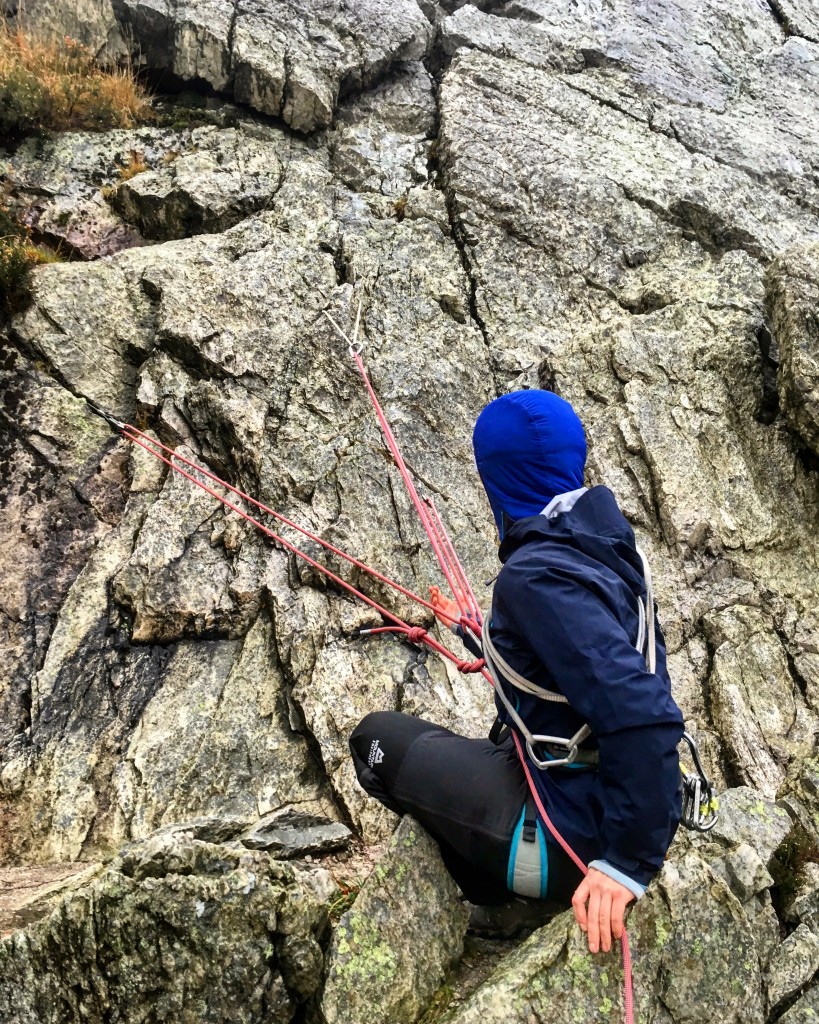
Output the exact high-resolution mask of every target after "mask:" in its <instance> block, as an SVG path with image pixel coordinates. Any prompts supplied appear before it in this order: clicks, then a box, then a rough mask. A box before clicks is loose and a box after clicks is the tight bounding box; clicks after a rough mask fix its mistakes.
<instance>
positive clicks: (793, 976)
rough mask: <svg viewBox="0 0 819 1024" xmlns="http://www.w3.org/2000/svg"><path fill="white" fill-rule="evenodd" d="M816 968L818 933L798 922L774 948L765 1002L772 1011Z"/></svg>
mask: <svg viewBox="0 0 819 1024" xmlns="http://www.w3.org/2000/svg"><path fill="white" fill-rule="evenodd" d="M817 970H819V936H818V935H817V934H816V933H815V932H814V931H812V930H811V929H810V928H809V927H808V926H807V925H805V924H800V925H799V927H798V928H797V929H796V931H793V932H791V934H790V935H789V936H788V937H787V939H785V941H784V942H783V943H782V945H781V946H780V947H779V949H777V950H776V952H775V953H774V955H773V957H772V958H771V962H770V965H769V971H770V975H769V981H768V1006H769V1012H770V1014H771V1015H775V1014H776V1012H777V1010H779V1009H780V1008H781V1007H782V1005H783V1003H785V1002H786V1001H787V1000H789V999H790V998H791V997H792V996H794V995H796V993H797V992H799V990H800V989H802V988H804V987H805V985H807V984H808V982H810V981H811V980H812V979H813V976H814V975H815V974H816V972H817Z"/></svg>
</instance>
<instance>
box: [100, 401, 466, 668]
mask: <svg viewBox="0 0 819 1024" xmlns="http://www.w3.org/2000/svg"><path fill="white" fill-rule="evenodd" d="M109 422H112V420H111V419H110V418H109ZM117 429H119V430H120V432H121V433H122V435H123V437H125V438H126V439H127V440H129V441H131V442H132V443H133V444H136V445H139V447H140V448H143V449H144V450H145V451H146V452H149V453H150V454H151V455H153V456H154V457H155V458H157V459H159V461H160V462H163V463H164V464H165V465H166V466H169V467H170V468H171V469H172V470H173V471H174V472H175V473H178V474H179V475H180V476H182V477H184V478H185V479H186V480H189V481H190V482H191V483H192V484H194V485H195V486H196V487H199V488H200V489H201V490H203V491H204V492H205V493H206V494H209V495H210V496H211V497H213V498H215V499H216V500H217V501H219V502H221V503H222V504H223V505H224V506H226V507H227V508H229V509H231V510H232V511H233V512H236V513H237V514H238V515H239V516H241V517H242V518H243V519H245V520H247V522H249V523H252V525H253V526H255V527H256V528H257V529H259V530H261V532H262V533H264V534H266V535H267V536H268V537H270V538H271V539H272V540H274V541H276V543H278V544H280V545H282V547H284V548H286V549H287V550H288V551H290V552H292V553H293V554H294V555H297V556H298V557H299V558H301V559H302V560H303V561H305V562H307V564H308V565H311V566H312V567H313V568H314V569H316V570H317V571H318V572H320V573H321V574H322V575H323V576H326V577H327V578H328V579H330V580H332V581H333V583H335V584H336V585H337V586H339V587H341V588H343V589H344V590H346V591H347V592H348V593H350V594H352V595H353V596H354V597H357V598H358V599H359V600H360V601H363V602H364V603H365V604H367V605H369V606H370V607H371V608H372V609H373V610H374V611H376V612H378V614H379V615H381V616H382V617H383V618H385V619H387V620H388V621H390V622H392V623H394V625H393V626H388V627H378V628H376V629H373V630H362V633H365V634H366V633H377V632H395V633H403V634H404V635H405V636H406V637H407V639H408V640H409V641H410V642H411V643H415V644H420V643H423V644H425V645H426V646H427V647H429V648H430V649H431V650H433V651H435V652H436V653H437V654H440V655H441V656H442V657H443V658H446V659H447V660H448V661H451V662H452V664H453V665H455V667H456V668H457V669H459V671H461V672H478V671H480V670H481V668H482V667H483V661H482V660H481V661H477V662H475V661H464V659H462V658H459V657H458V656H457V655H456V654H454V653H453V652H452V651H450V650H449V649H448V648H447V647H445V646H444V645H443V644H441V643H439V642H438V641H437V640H436V639H435V638H434V637H433V636H431V635H430V634H429V633H428V632H427V630H426V629H424V627H423V626H410V625H409V623H407V622H404V621H403V619H401V618H399V617H398V616H397V615H395V614H394V613H393V612H391V611H389V610H388V609H387V608H385V607H384V606H383V605H381V604H379V603H378V602H377V601H374V600H373V599H372V598H371V597H368V596H367V595H366V594H364V593H362V591H360V590H359V589H358V588H356V587H354V586H353V585H352V584H351V583H348V582H347V580H345V579H343V578H342V577H341V576H339V575H338V574H337V573H334V572H333V571H332V570H331V569H328V568H327V566H325V565H322V564H321V562H318V561H317V560H316V559H315V558H313V557H312V556H310V555H308V554H307V552H306V551H303V550H302V549H301V548H299V547H297V546H296V545H295V544H293V543H291V542H290V541H289V540H286V539H285V538H284V537H282V536H281V535H280V534H278V533H276V532H275V531H274V530H271V529H270V528H269V527H268V526H265V525H264V523H261V522H260V521H259V520H258V519H256V518H254V517H253V516H251V515H249V514H248V513H247V512H245V511H244V509H242V508H240V507H239V506H238V505H236V504H235V503H234V502H232V501H230V500H228V499H227V498H226V497H225V496H224V495H222V494H219V493H218V491H215V490H214V489H213V488H212V487H208V485H207V484H205V483H203V482H202V481H201V480H197V478H196V477H195V476H194V475H193V474H192V473H188V472H187V471H186V470H185V469H182V467H181V466H179V465H177V464H176V460H179V461H180V462H182V463H184V464H185V465H187V466H189V467H191V468H192V469H194V470H195V471H196V472H197V473H201V474H202V475H203V476H205V477H206V478H207V479H209V480H212V481H213V482H214V483H216V484H218V485H219V486H220V487H224V488H225V489H226V490H228V491H232V492H233V493H235V494H237V495H240V496H241V497H243V498H246V500H248V501H249V502H251V503H252V504H253V505H256V506H257V507H259V508H261V509H263V510H264V511H266V512H269V513H270V514H271V515H273V516H276V517H277V518H278V519H280V520H282V521H283V522H285V523H287V525H289V526H292V527H293V528H294V529H296V530H298V531H299V532H301V533H303V534H305V535H306V536H308V537H310V538H311V539H313V540H315V541H317V542H318V543H319V544H321V545H323V546H324V547H326V548H328V550H331V551H333V552H334V553H335V554H338V555H340V556H341V557H342V558H345V559H347V560H348V561H350V562H352V563H353V564H355V565H357V566H358V567H359V568H361V569H363V570H365V571H367V572H371V573H372V574H373V575H374V576H375V577H376V578H377V579H381V580H383V581H384V582H385V583H388V584H390V585H391V586H394V587H395V588H396V589H397V590H399V591H400V592H401V593H402V594H405V595H406V596H407V597H410V598H412V599H413V600H415V601H417V602H418V603H419V604H421V605H423V606H425V607H427V608H431V609H432V610H433V611H435V609H434V607H433V605H431V604H430V602H428V601H425V600H424V599H423V598H421V597H419V596H418V595H417V594H413V593H412V591H410V590H407V589H406V588H405V587H401V586H400V585H399V584H397V583H394V581H392V580H390V579H389V577H387V576H384V575H383V574H382V573H377V572H376V571H375V570H371V569H370V568H369V566H367V565H366V564H365V563H364V562H362V561H360V560H359V559H354V558H353V557H352V556H350V555H347V554H346V553H345V552H343V551H342V550H341V549H340V548H337V547H335V545H332V544H330V543H329V542H328V541H325V540H323V539H322V538H321V537H317V536H316V535H315V534H312V533H311V532H310V531H309V530H305V529H304V528H303V527H300V526H298V525H297V524H296V523H293V522H292V521H291V520H288V519H285V517H284V516H281V515H279V514H278V513H277V512H274V511H273V509H268V507H267V506H266V505H262V503H261V502H258V501H256V500H255V499H254V498H250V497H249V496H247V495H245V494H244V492H243V491H240V490H239V489H238V488H236V487H233V486H232V485H231V484H229V483H227V482H226V481H224V480H222V479H220V477H218V476H216V474H215V473H211V472H210V471H209V470H207V469H205V468H204V467H203V466H200V465H198V464H197V463H196V462H193V461H192V460H191V459H187V458H185V456H183V455H179V454H178V453H177V452H174V451H173V450H172V449H170V448H168V447H167V445H163V444H162V443H161V442H160V441H155V440H154V439H153V438H152V437H150V435H148V434H145V433H143V432H142V431H141V430H138V429H137V428H136V427H132V426H131V425H130V424H128V423H122V424H118V425H117ZM152 446H153V447H152ZM164 453H167V455H166V454H164ZM447 618H450V617H449V616H447ZM452 621H454V620H452Z"/></svg>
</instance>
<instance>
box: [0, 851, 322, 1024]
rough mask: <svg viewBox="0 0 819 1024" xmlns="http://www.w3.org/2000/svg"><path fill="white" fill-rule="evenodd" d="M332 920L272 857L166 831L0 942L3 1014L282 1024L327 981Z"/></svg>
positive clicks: (19, 1019) (46, 1023) (23, 1019)
mask: <svg viewBox="0 0 819 1024" xmlns="http://www.w3.org/2000/svg"><path fill="white" fill-rule="evenodd" d="M326 925H327V910H326V907H325V906H324V905H323V904H322V902H321V901H320V900H319V899H318V898H317V896H316V893H315V892H314V891H312V890H311V888H310V887H309V886H308V885H307V884H305V882H304V881H303V880H302V876H300V875H299V874H296V873H294V871H293V870H292V869H291V868H290V867H288V866H287V865H285V864H282V863H281V862H277V861H272V860H271V859H270V858H269V857H268V856H267V855H266V854H260V853H251V852H249V851H244V852H242V851H236V850H232V849H229V848H228V847H225V846H219V845H214V844H210V843H205V842H201V841H198V840H192V839H190V838H189V837H188V838H185V837H181V838H180V837H167V836H165V837H157V838H155V839H153V840H149V841H148V842H146V843H144V844H141V845H136V846H132V847H130V848H127V849H126V850H124V851H123V853H122V854H121V855H120V856H119V857H118V858H117V859H116V860H114V861H113V863H112V864H111V865H110V867H108V868H107V869H105V870H104V871H101V872H99V873H98V874H97V876H96V877H95V878H94V879H93V880H92V881H90V882H87V883H86V884H85V885H84V886H79V887H76V888H74V889H73V890H72V891H69V892H68V893H67V894H66V895H65V896H63V898H62V899H60V900H59V901H58V902H57V904H56V906H54V909H53V911H52V912H51V914H50V915H49V916H47V917H45V918H44V919H42V920H40V921H38V922H36V923H34V924H32V925H30V926H29V927H28V928H26V929H23V930H19V931H17V932H14V933H12V934H11V936H9V937H8V938H6V939H5V940H4V941H3V942H2V943H0V1015H2V1018H3V1021H4V1022H6V1024H29V1022H30V1021H32V1020H38V1021H41V1022H43V1024H52V1022H53V1024H57V1022H58V1021H63V1020H66V1019H68V1018H67V1016H66V1015H68V1016H69V1017H70V1019H80V1018H81V1019H83V1020H86V1021H90V1022H102V1021H103V1020H107V1019H110V1018H111V1016H112V1015H113V1016H115V1017H117V1018H118V1019H126V1018H127V1019H133V1018H134V1016H135V1015H137V1014H138V1015H139V1018H140V1019H141V1020H145V1021H160V1020H165V1019H168V1018H170V1017H172V1018H173V1019H174V1020H178V1021H191V1022H193V1021H208V1022H225V1024H226V1022H228V1021H238V1022H242V1024H251V1022H258V1021H261V1020H265V1021H269V1022H274V1024H278V1022H280V1024H287V1022H289V1021H291V1020H292V1018H293V1014H294V1012H295V1011H296V1008H297V1007H299V1006H301V1005H303V1004H304V1003H305V1002H306V1001H307V1000H308V999H309V998H310V997H311V996H312V995H313V993H314V992H315V990H316V988H317V987H318V983H319V976H320V974H319V972H320V965H321V960H322V952H321V948H320V946H319V940H320V939H321V937H322V934H323V932H324V930H325V928H326Z"/></svg>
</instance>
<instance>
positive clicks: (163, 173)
mask: <svg viewBox="0 0 819 1024" xmlns="http://www.w3.org/2000/svg"><path fill="white" fill-rule="evenodd" d="M292 149H293V146H292V145H291V144H290V142H289V140H288V139H287V138H285V137H282V136H281V134H280V133H275V134H274V133H272V132H271V133H268V136H267V137H265V133H264V132H262V131H256V132H249V131H247V130H243V129H239V128H227V129H224V130H217V129H215V128H196V129H194V130H193V132H191V135H190V141H189V144H188V145H187V146H186V147H185V151H183V152H177V153H174V152H171V153H169V154H168V158H167V159H166V160H164V161H163V162H162V163H161V164H159V165H158V166H156V167H154V168H152V169H147V170H145V171H143V172H142V173H141V174H137V175H135V176H134V177H132V178H129V179H128V180H127V181H123V182H122V183H121V184H120V185H119V186H118V187H117V188H116V189H115V191H114V193H113V196H112V202H113V204H114V206H115V208H116V209H117V210H118V211H119V213H120V214H121V216H122V217H123V219H124V220H126V221H127V222H128V223H130V224H135V225H136V226H137V227H138V228H139V230H140V231H141V233H142V235H143V236H144V237H145V238H149V239H154V240H160V241H164V240H167V239H171V238H187V237H189V236H190V235H199V234H205V233H210V232H221V231H225V230H227V228H229V227H232V226H233V225H234V224H238V222H239V221H240V220H243V219H244V218H245V217H248V216H249V215H250V214H252V213H257V212H258V211H259V210H264V209H266V208H267V207H269V206H270V205H271V204H272V202H273V200H274V197H275V195H276V193H277V192H278V190H279V187H280V185H281V183H282V180H283V177H284V173H285V170H284V169H285V166H286V164H287V163H288V162H289V161H290V159H292V154H291V150H292Z"/></svg>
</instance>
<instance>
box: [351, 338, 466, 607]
mask: <svg viewBox="0 0 819 1024" xmlns="http://www.w3.org/2000/svg"><path fill="white" fill-rule="evenodd" d="M351 353H352V356H353V359H354V360H355V364H356V367H357V368H358V372H359V373H360V374H361V379H362V380H363V381H364V386H365V387H366V388H367V393H368V394H369V396H370V401H371V402H372V406H373V409H374V411H375V415H376V417H377V419H378V422H379V425H380V426H381V432H382V434H383V435H384V440H385V441H386V442H387V447H388V448H389V450H390V454H391V455H392V457H393V459H394V460H395V465H396V467H397V468H398V472H399V473H400V474H401V479H402V480H403V481H404V486H405V487H406V489H407V494H409V496H410V499H411V501H412V503H413V505H414V506H415V511H416V512H417V514H418V518H419V519H420V521H421V525H422V527H423V528H424V532H425V533H426V535H427V537H428V538H429V542H430V544H431V546H432V550H433V552H434V553H435V557H436V558H437V559H438V564H439V566H440V567H441V571H442V572H443V574H444V577H445V578H446V581H447V583H448V584H449V586H450V589H451V590H452V594H453V596H454V598H455V601H456V603H457V605H458V608H459V609H460V612H461V615H465V614H466V613H467V611H468V609H467V607H466V605H465V598H464V595H462V594H461V593H460V591H459V589H458V586H457V583H456V579H455V576H454V573H453V570H452V568H451V566H450V565H449V561H448V559H447V556H446V552H445V550H444V548H443V546H442V544H441V542H440V540H439V538H438V537H437V535H436V532H435V529H434V527H433V525H432V523H431V521H430V518H429V516H428V515H427V512H426V509H425V508H424V505H423V503H422V502H421V499H420V498H419V496H418V492H417V490H416V489H415V484H414V482H413V480H412V477H411V476H410V473H409V470H408V469H407V465H406V463H405V462H404V457H403V456H402V454H401V450H400V448H399V447H398V442H397V441H396V440H395V435H394V434H393V432H392V429H391V427H390V425H389V423H388V422H387V417H386V416H385V415H384V410H383V409H382V408H381V403H380V402H379V401H378V397H377V395H376V393H375V391H374V390H373V386H372V384H371V383H370V378H369V377H368V375H367V370H366V368H365V366H364V361H363V360H362V358H361V356H360V355H359V354H358V352H355V351H352V350H351Z"/></svg>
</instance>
